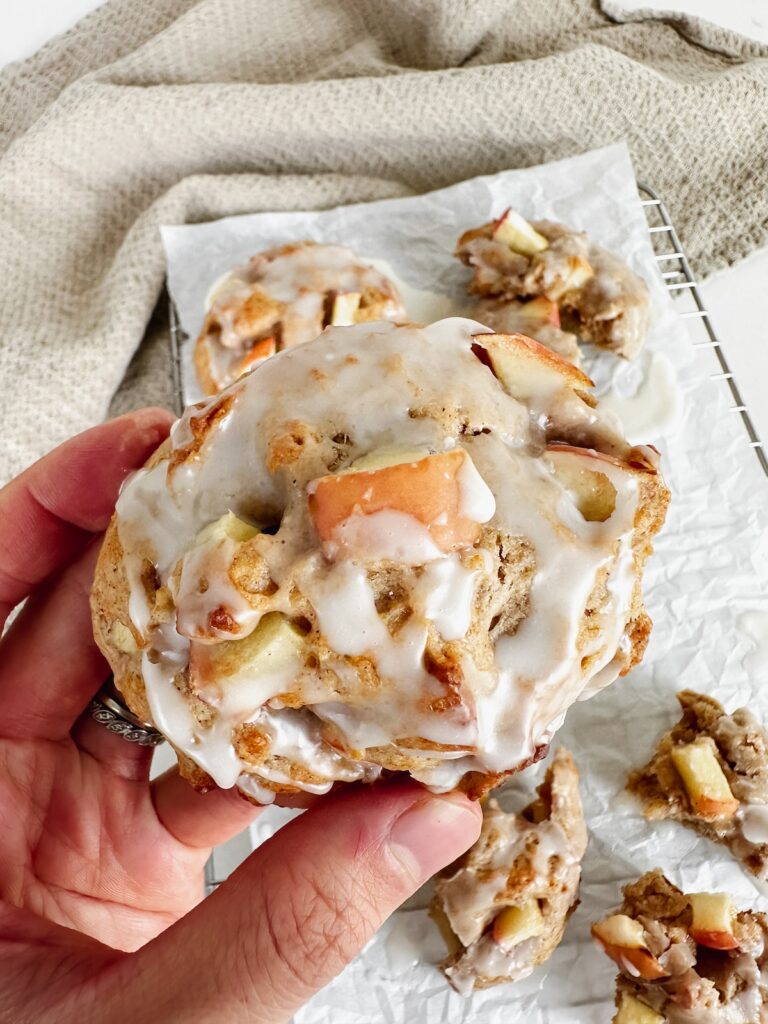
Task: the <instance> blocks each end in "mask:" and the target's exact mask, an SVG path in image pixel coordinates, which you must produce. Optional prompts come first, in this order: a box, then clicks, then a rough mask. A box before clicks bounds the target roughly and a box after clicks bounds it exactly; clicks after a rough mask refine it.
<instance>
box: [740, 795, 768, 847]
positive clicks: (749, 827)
mask: <svg viewBox="0 0 768 1024" xmlns="http://www.w3.org/2000/svg"><path fill="white" fill-rule="evenodd" d="M737 819H738V823H739V828H740V829H741V834H742V835H743V836H744V838H745V839H746V840H747V842H749V843H754V844H755V845H760V844H762V843H768V804H742V806H741V807H740V808H739V810H738V812H737Z"/></svg>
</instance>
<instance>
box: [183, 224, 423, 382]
mask: <svg viewBox="0 0 768 1024" xmlns="http://www.w3.org/2000/svg"><path fill="white" fill-rule="evenodd" d="M405 319H406V313H405V310H404V308H403V304H402V302H401V300H400V296H399V294H398V291H397V288H396V287H395V285H394V284H393V283H392V282H391V281H390V280H389V279H388V278H387V277H385V276H384V275H383V274H381V273H379V271H378V270H375V269H374V268H373V267H371V266H369V265H368V264H366V263H363V262H361V260H360V259H359V258H358V257H357V256H356V255H355V254H354V252H352V250H351V249H348V248H346V246H343V245H317V244H315V243H314V242H295V243H292V244H290V245H281V246H279V247H277V248H275V249H268V250H266V251H265V252H260V253H258V254H257V255H256V256H253V257H252V258H251V260H250V261H249V263H248V264H247V266H244V267H238V268H237V269H235V270H233V271H232V272H231V273H230V274H228V275H227V276H226V277H225V278H224V280H223V281H221V282H220V283H219V284H218V285H217V286H215V287H214V289H213V293H212V294H211V295H210V296H209V304H208V310H207V313H206V318H205V323H204V324H203V328H202V330H201V332H200V336H199V337H198V339H197V341H196V343H195V348H194V363H195V369H196V372H197V376H198V380H199V381H200V385H201V387H202V388H203V390H204V391H205V393H206V394H208V395H214V394H216V392H217V391H221V389H222V388H224V387H226V386H227V385H229V384H231V383H232V382H233V381H234V380H237V378H238V377H240V376H242V375H243V374H244V373H248V372H249V371H250V370H252V369H253V368H254V366H256V365H257V364H258V363H260V362H262V361H263V360H264V359H268V358H269V357H271V356H273V355H274V354H275V353H276V352H280V351H282V350H283V349H286V348H291V347H292V346H293V345H298V344H300V343H301V342H303V341H311V340H312V338H316V337H317V335H318V334H320V332H321V331H322V330H323V328H324V327H327V326H329V325H331V326H333V325H343V324H355V323H363V322H369V321H373V320H393V321H404V320H405Z"/></svg>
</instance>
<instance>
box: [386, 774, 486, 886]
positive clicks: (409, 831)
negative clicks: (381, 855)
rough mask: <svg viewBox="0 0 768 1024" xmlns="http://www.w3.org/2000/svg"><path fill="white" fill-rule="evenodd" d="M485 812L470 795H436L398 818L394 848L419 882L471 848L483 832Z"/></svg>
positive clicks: (391, 840) (392, 835)
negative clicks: (482, 824) (468, 798)
mask: <svg viewBox="0 0 768 1024" xmlns="http://www.w3.org/2000/svg"><path fill="white" fill-rule="evenodd" d="M481 820H482V813H481V811H480V808H479V807H478V806H477V805H476V804H472V803H470V802H469V801H468V800H467V799H466V797H463V796H460V795H453V794H448V795H446V796H432V797H429V798H428V799H426V800H420V801H419V802H418V803H416V804H414V805H412V806H411V807H410V808H409V809H408V810H407V811H406V812H405V813H404V814H401V815H400V817H399V818H397V819H396V820H395V822H394V824H393V826H392V830H391V831H390V834H389V845H390V850H391V852H392V854H393V856H394V857H396V858H397V860H399V861H400V863H401V864H402V866H403V868H404V869H405V871H407V872H408V874H409V875H411V876H412V878H413V879H414V880H415V881H418V882H422V881H426V879H427V878H429V877H430V876H431V875H434V873H435V872H436V871H439V870H440V868H443V867H445V865H446V864H450V862H451V861H452V860H455V859H456V857H458V856H459V855H460V854H462V853H464V851H465V850H468V849H469V847H470V846H471V845H472V843H474V841H475V840H476V839H477V837H478V835H479V834H480V822H481Z"/></svg>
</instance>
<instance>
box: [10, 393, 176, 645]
mask: <svg viewBox="0 0 768 1024" xmlns="http://www.w3.org/2000/svg"><path fill="white" fill-rule="evenodd" d="M172 420H173V417H172V416H171V414H170V413H168V412H166V411H165V410H164V409H143V410H141V411H140V412H135V413H129V414H128V415H127V416H121V417H120V418H119V419H116V420H112V421H111V422H109V423H104V424H102V425H101V426H98V427H94V428H93V429H92V430H87V431H85V433H83V434H79V435H78V436H77V437H74V438H72V440H71V441H67V442H66V443H65V444H63V445H60V447H58V448H56V449H54V451H52V452H51V453H50V454H49V455H46V456H45V457H44V458H42V459H40V461H39V462H36V463H35V464H34V465H33V466H30V468H29V469H27V470H26V471H25V472H24V473H22V474H21V476H18V477H17V478H16V479H15V480H12V481H11V482H10V483H9V484H8V485H7V486H6V487H4V488H3V489H2V490H0V522H1V523H2V524H3V529H2V532H1V533H0V626H2V623H3V622H5V619H6V618H7V617H8V614H9V613H10V611H11V610H12V609H13V608H14V607H15V606H16V605H17V604H18V603H19V602H20V601H22V600H23V599H24V598H25V597H27V596H28V595H29V594H30V593H31V592H32V590H33V589H34V588H35V587H36V586H37V585H38V584H40V583H41V582H42V581H43V580H45V579H46V578H47V577H48V576H49V575H50V574H51V573H53V572H55V571H56V570H57V569H59V568H60V567H61V566H63V565H64V564H65V563H66V562H68V561H69V560H70V559H71V558H73V557H74V555H75V554H76V553H77V552H78V551H79V550H81V548H82V547H83V546H84V545H85V544H86V543H87V541H88V540H89V539H90V535H91V534H92V533H95V532H99V531H101V530H104V529H105V528H106V526H107V524H108V522H109V519H110V516H111V514H112V512H113V511H114V506H115V501H116V500H117V494H118V491H119V489H120V484H121V483H122V482H123V480H124V479H125V477H126V475H127V474H128V473H129V472H130V471H131V470H132V469H136V468H137V467H139V466H141V465H142V463H143V462H144V461H145V460H146V458H147V457H148V456H149V455H150V453H151V452H152V451H154V449H155V448H156V447H157V446H158V445H159V444H160V442H161V441H162V440H163V439H164V438H165V437H166V435H167V434H168V430H169V428H170V424H171V422H172Z"/></svg>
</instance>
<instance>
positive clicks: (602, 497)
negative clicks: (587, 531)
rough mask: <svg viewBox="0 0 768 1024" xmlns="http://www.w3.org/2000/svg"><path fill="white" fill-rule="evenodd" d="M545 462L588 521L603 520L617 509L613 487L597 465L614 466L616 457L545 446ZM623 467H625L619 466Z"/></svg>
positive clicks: (586, 450)
mask: <svg viewBox="0 0 768 1024" xmlns="http://www.w3.org/2000/svg"><path fill="white" fill-rule="evenodd" d="M546 459H547V462H548V463H549V464H550V466H551V467H552V470H553V472H554V474H555V478H556V479H557V480H559V481H560V483H561V484H562V485H563V487H564V488H565V489H566V490H567V491H568V493H569V494H570V495H571V496H572V498H573V499H574V502H575V504H576V507H577V508H578V510H579V512H581V514H582V516H583V517H584V518H585V519H586V520H587V522H589V523H604V522H605V521H606V519H610V518H611V516H612V515H613V513H614V511H615V509H616V488H615V487H614V485H613V484H612V483H611V481H610V480H609V479H608V477H607V476H606V475H605V473H602V472H600V464H601V462H602V463H607V464H610V465H611V466H616V465H617V463H616V460H615V459H611V458H609V457H608V456H605V455H601V454H600V452H596V451H592V450H591V449H586V448H572V447H571V446H570V445H564V444H563V445H555V444H553V445H548V446H547V454H546ZM621 468H624V467H621Z"/></svg>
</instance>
